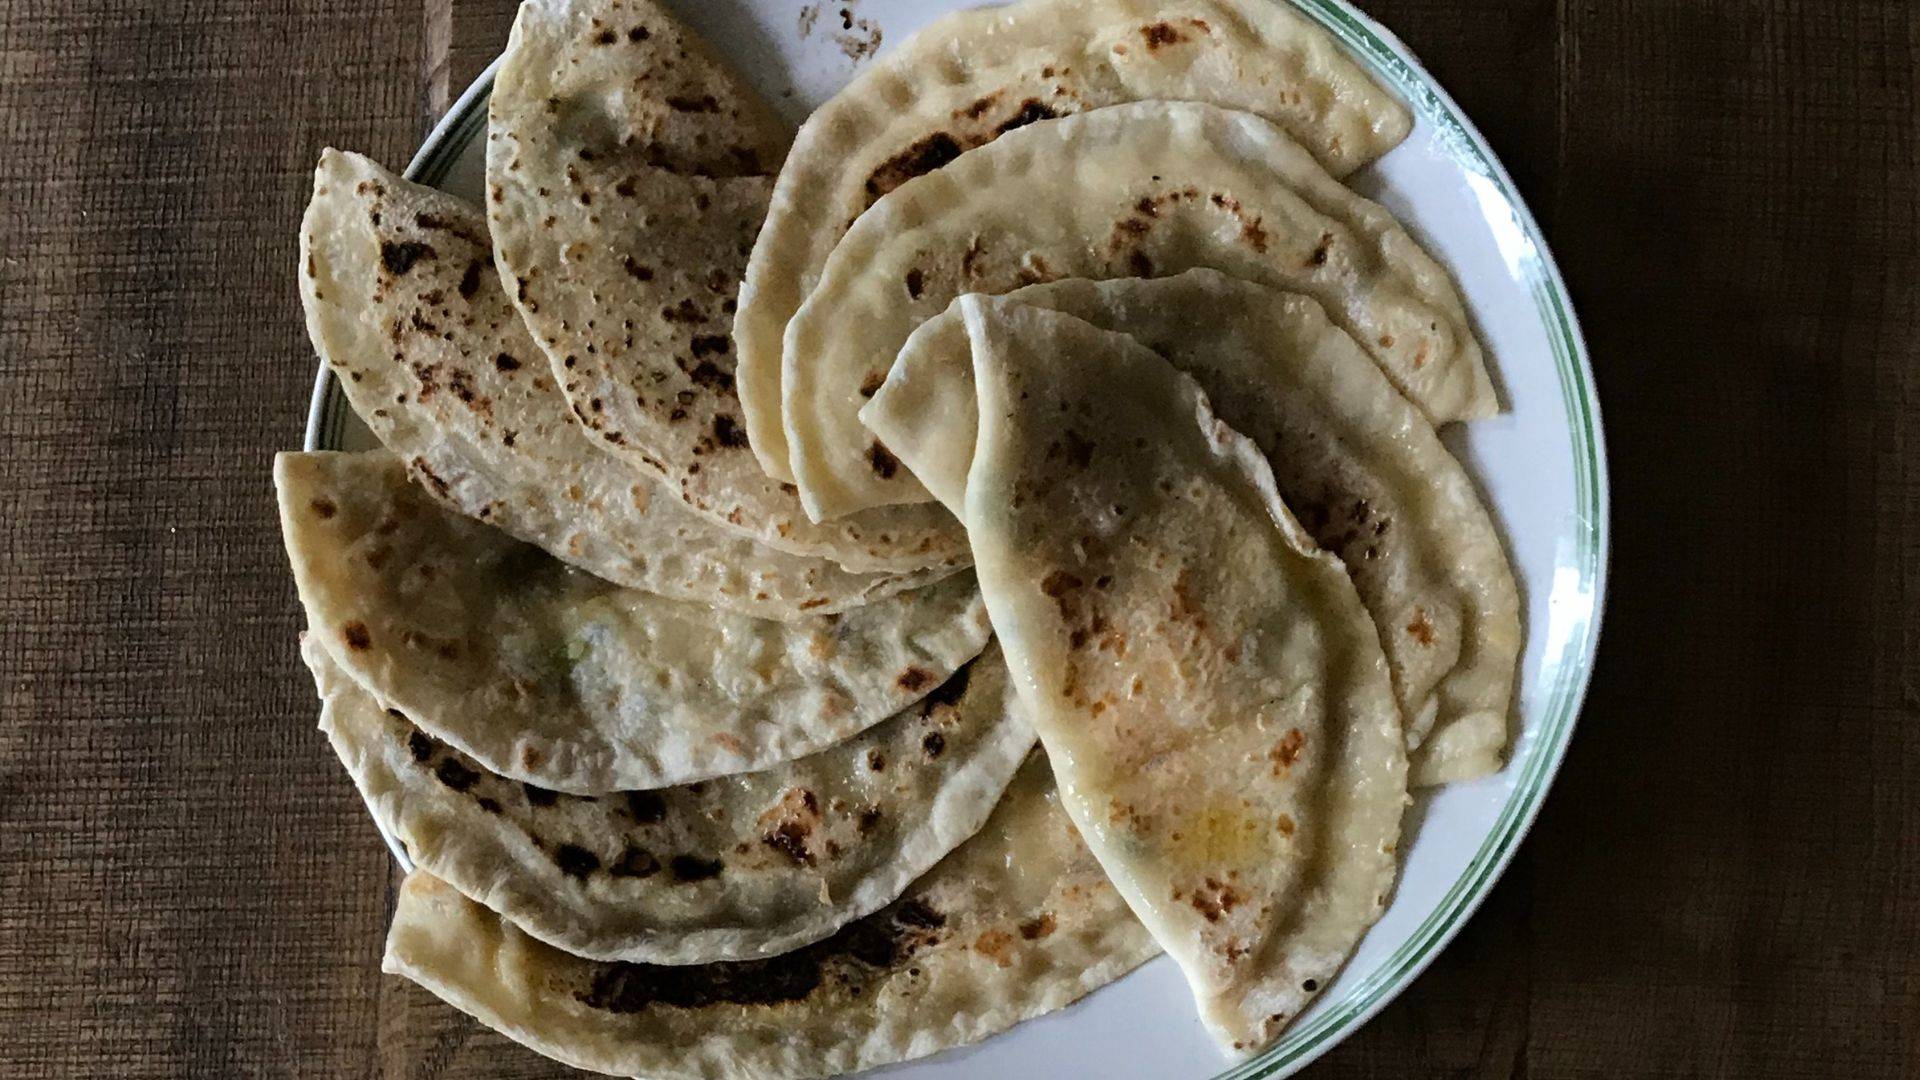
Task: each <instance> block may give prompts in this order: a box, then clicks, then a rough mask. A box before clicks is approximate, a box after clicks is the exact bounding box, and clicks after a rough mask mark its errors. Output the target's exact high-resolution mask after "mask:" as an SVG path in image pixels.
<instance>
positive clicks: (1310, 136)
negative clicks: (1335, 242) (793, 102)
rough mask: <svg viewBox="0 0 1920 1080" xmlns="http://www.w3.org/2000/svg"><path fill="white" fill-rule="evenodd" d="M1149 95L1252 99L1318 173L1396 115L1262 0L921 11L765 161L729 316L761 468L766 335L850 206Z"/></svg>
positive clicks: (779, 440)
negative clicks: (768, 204) (767, 196)
mask: <svg viewBox="0 0 1920 1080" xmlns="http://www.w3.org/2000/svg"><path fill="white" fill-rule="evenodd" d="M1156 98H1158V99H1168V100H1176V101H1208V102H1212V103H1213V104H1216V105H1222V106H1227V107H1229V108H1236V109H1245V110H1247V111H1249V112H1255V113H1259V114H1260V115H1262V116H1265V117H1267V118H1268V119H1270V120H1272V121H1274V122H1275V123H1277V124H1279V125H1280V126H1281V127H1282V128H1284V129H1285V130H1286V131H1287V132H1288V133H1289V134H1290V135H1292V136H1293V137H1294V138H1295V139H1297V140H1299V142H1300V143H1301V145H1303V146H1305V147H1306V148H1307V150H1308V151H1309V152H1310V153H1312V154H1313V156H1314V157H1315V158H1316V159H1318V160H1319V161H1320V163H1321V164H1322V165H1324V166H1326V169H1327V171H1328V172H1330V173H1332V174H1333V175H1335V176H1345V175H1347V174H1348V173H1349V172H1351V171H1353V170H1354V169H1356V168H1358V167H1360V166H1361V165H1364V164H1366V163H1367V162H1369V161H1371V160H1373V159H1374V158H1377V157H1379V156H1380V155H1381V154H1384V153H1386V152H1387V151H1388V150H1390V149H1392V148H1393V147H1394V146H1395V145H1396V144H1398V143H1399V142H1400V140H1401V139H1403V138H1405V137H1406V134H1407V131H1408V130H1409V129H1410V128H1411V127H1412V118H1411V117H1410V116H1409V115H1408V113H1407V110H1406V109H1405V108H1404V107H1403V106H1402V105H1401V104H1400V103H1399V102H1398V101H1395V100H1394V99H1393V98H1392V96H1391V95H1389V94H1387V93H1386V91H1384V90H1382V89H1381V88H1380V87H1379V86H1378V85H1376V84H1375V83H1374V82H1373V80H1372V79H1370V78H1369V77H1368V76H1367V73H1366V72H1365V71H1364V70H1362V69H1361V67H1360V66H1359V65H1358V64H1357V63H1355V62H1354V61H1353V60H1352V59H1351V58H1350V57H1348V56H1347V54H1346V53H1345V52H1344V51H1342V50H1341V48H1340V46H1339V45H1338V44H1336V43H1335V42H1334V40H1333V39H1332V38H1331V37H1330V36H1329V35H1328V34H1327V33H1326V32H1325V31H1323V30H1321V29H1320V28H1319V27H1318V26H1316V25H1314V24H1313V23H1312V22H1311V21H1309V20H1308V19H1307V18H1306V17H1304V16H1303V15H1301V14H1300V13H1299V12H1297V11H1295V10H1294V9H1293V7H1292V6H1291V5H1290V4H1286V3H1276V2H1274V0H1173V2H1162V0H1025V2H1023V3H1016V4H1009V5H1006V6H1004V7H988V8H977V9H973V10H969V11H959V12H954V13H952V14H950V15H947V16H945V17H943V18H941V19H938V20H936V21H934V22H933V23H932V24H931V25H929V26H927V27H926V28H925V29H923V30H921V31H920V32H919V33H917V34H915V35H914V36H913V37H912V38H910V39H908V40H907V41H906V42H905V43H903V44H901V45H900V46H898V47H896V48H893V49H891V50H889V51H888V52H887V53H885V54H884V55H883V56H881V57H880V58H879V59H878V60H877V61H875V62H874V63H873V64H872V65H871V66H869V67H868V68H867V69H866V70H865V71H863V72H862V73H860V74H859V75H858V76H857V77H855V78H854V79H853V81H852V82H850V83H848V84H847V86H846V88H845V89H843V90H841V91H840V92H839V93H838V94H835V95H834V97H833V98H832V100H830V101H828V102H827V103H826V104H824V105H822V106H820V108H819V109H817V110H815V112H814V114H813V115H812V116H811V117H810V118H809V119H808V121H807V123H806V124H805V125H804V126H802V127H801V129H800V134H799V136H798V137H797V138H796V139H795V141H794V145H793V151H792V152H791V153H790V154H789V155H788V156H787V163H786V165H785V166H784V167H783V168H782V169H781V170H780V181H779V183H778V185H776V186H775V188H774V191H773V208H772V211H771V213H770V214H769V215H768V217H767V224H766V227H765V228H764V229H763V230H761V233H760V239H759V241H758V243H757V244H756V245H755V247H754V252H753V260H752V262H751V263H749V264H748V268H747V280H746V285H745V286H744V287H743V288H742V289H741V293H740V317H739V319H738V320H737V321H736V322H735V324H734V340H735V342H736V343H737V345H738V346H739V350H740V370H739V381H740V400H741V404H742V405H743V407H744V409H745V412H746V422H747V434H748V436H749V437H750V439H751V440H752V443H753V449H754V453H755V454H757V455H758V456H759V458H760V462H761V464H762V466H763V467H764V468H765V469H766V471H767V472H768V473H769V474H770V475H772V476H774V477H776V478H778V479H782V480H792V479H793V478H794V477H793V470H792V467H791V466H790V464H789V462H788V456H787V440H786V432H785V430H784V429H783V428H782V426H781V417H780V382H781V372H780V363H781V335H782V334H783V333H784V332H785V330H786V326H787V321H788V320H789V319H791V318H793V313H794V312H795V311H797V310H798V309H799V307H800V304H801V302H802V301H804V300H805V299H806V296H807V294H808V293H809V292H811V291H812V290H813V287H814V285H815V284H816V283H817V282H818V280H819V277H820V268H821V267H822V266H823V265H825V263H826V261H827V256H828V255H829V254H830V253H831V252H832V251H833V246H834V244H835V243H836V242H837V241H838V240H839V239H840V237H841V235H842V234H843V233H845V232H846V229H847V225H848V223H849V222H851V221H853V220H854V219H855V218H856V217H858V216H859V215H860V214H861V213H862V212H863V211H865V210H866V209H867V207H869V206H871V205H873V201H874V200H875V199H877V198H879V197H880V196H882V195H884V194H886V193H887V192H888V191H890V190H892V189H893V188H895V187H898V186H899V185H900V184H902V183H904V182H905V181H906V180H908V179H911V178H912V177H914V176H917V175H920V174H922V173H925V172H929V171H932V170H934V169H938V168H940V167H941V166H943V165H945V164H947V163H948V162H949V161H951V160H952V159H953V158H954V157H956V156H958V155H959V154H960V153H962V152H963V151H965V150H968V149H971V148H972V147H976V146H980V145H983V144H985V143H988V142H991V141H992V140H993V139H995V138H997V137H998V136H999V135H1001V134H1003V133H1004V132H1006V131H1010V130H1012V129H1013V128H1016V127H1022V126H1024V125H1026V124H1028V123H1033V122H1036V121H1038V120H1043V119H1048V118H1051V117H1056V116H1065V115H1068V114H1070V113H1077V112H1084V111H1085V110H1088V109H1093V108H1098V107H1100V106H1103V105H1117V104H1121V103H1123V102H1128V101H1143V100H1149V99H1156Z"/></svg>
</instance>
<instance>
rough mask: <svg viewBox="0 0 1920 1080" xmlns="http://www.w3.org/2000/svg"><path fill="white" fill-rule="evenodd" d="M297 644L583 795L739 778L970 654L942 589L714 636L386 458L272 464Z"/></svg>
mask: <svg viewBox="0 0 1920 1080" xmlns="http://www.w3.org/2000/svg"><path fill="white" fill-rule="evenodd" d="M274 482H275V484H276V486H277V487H278V488H279V494H280V525H281V529H282V531H283V532H284V534H285V536H286V542H287V554H288V557H289V558H290V559H291V561H292V563H293V574H294V582H295V584H296V585H297V586H298V588H299V590H300V601H301V603H302V605H304V606H305V608H306V612H307V620H308V625H309V626H310V627H312V628H313V630H314V633H315V635H316V636H317V637H318V638H319V639H320V640H321V641H322V643H323V644H325V646H326V647H327V649H328V651H329V652H331V653H332V654H333V656H334V658H335V659H336V660H338V661H339V662H340V664H341V666H342V667H343V668H345V669H346V671H347V672H348V673H349V674H350V675H351V676H352V677H353V679H354V681H355V682H358V683H359V684H360V685H362V686H364V687H366V688H367V689H368V690H369V691H371V692H372V693H373V695H374V696H375V697H376V698H378V699H379V701H380V704H381V705H382V706H383V707H387V708H396V709H399V710H400V711H402V712H404V713H405V714H406V715H407V717H408V718H409V719H411V720H412V721H413V722H414V723H416V724H418V725H419V726H420V727H421V728H422V729H424V730H426V731H427V732H429V733H430V734H432V735H434V736H435V737H437V738H440V739H444V740H445V741H447V742H449V743H451V744H453V745H454V746H455V747H457V748H459V749H460V750H461V751H462V752H463V753H465V754H468V755H469V756H471V757H473V758H474V759H475V760H477V761H478V762H480V763H481V764H482V765H484V766H485V767H486V768H487V769H488V770H490V771H492V772H496V773H499V774H501V775H502V776H507V777H511V778H512V779H515V780H524V781H527V782H528V783H532V784H537V785H539V786H541V787H546V788H552V789H554V790H556V791H566V792H573V793H576V794H586V795H593V794H599V793H601V792H607V791H625V790H629V789H635V788H658V787H667V786H669V785H673V784H682V783H690V782H692V781H696V780H702V779H706V778H708V777H711V776H719V775H726V774H731V773H738V772H747V771H751V770H754V769H761V768H765V767H767V766H769V765H774V764H777V763H779V762H782V761H791V760H793V759H794V758H797V757H801V756H803V755H806V754H810V753H813V752H815V751H818V750H821V749H824V748H826V747H828V746H831V745H833V744H834V743H837V742H840V741H841V740H843V739H847V738H850V737H852V736H853V735H856V734H858V733H859V732H861V731H864V730H866V729H867V728H868V727H871V726H872V725H874V724H876V723H878V722H880V721H881V720H883V719H885V718H886V717H888V716H891V715H893V714H894V713H896V712H899V711H900V710H901V709H903V708H905V707H907V706H908V705H910V704H912V703H913V702H915V701H918V700H919V699H920V698H922V697H924V696H926V694H927V693H928V692H929V691H931V690H932V689H933V688H934V687H936V686H939V685H940V684H941V683H943V682H945V681H946V680H947V678H948V676H950V675H952V674H953V672H954V671H956V670H958V669H959V667H960V665H962V664H964V663H966V662H967V661H968V660H971V659H973V658H974V657H975V656H977V655H979V653H980V650H981V649H982V648H984V647H985V645H986V639H987V626H986V618H985V614H984V612H983V611H982V609H981V605H980V601H979V595H978V590H977V589H976V588H975V586H974V583H973V580H972V578H971V576H970V575H966V574H960V575H955V576H953V577H950V578H948V579H946V580H944V581H941V582H939V583H937V584H934V585H930V586H928V587H926V588H924V589H920V590H917V591H914V592H910V593H901V594H899V595H897V596H894V597H890V598H888V599H886V600H882V601H878V602H876V603H873V604H868V605H867V606H865V607H862V608H858V609H856V610H854V611H851V612H848V613H846V614H844V615H822V616H817V617H815V618H810V619H802V620H798V621H791V622H776V621H772V620H766V619H753V618H749V617H747V616H744V615H729V614H724V613H721V612H716V611H714V610H712V609H710V608H706V607H702V606H699V605H696V604H689V603H686V602H684V601H679V600H668V599H666V598H664V597H659V596H655V595H653V594H651V593H645V592H640V591H639V590H635V589H623V588H620V587H618V586H615V585H611V584H608V583H607V582H604V581H602V580H600V579H599V578H596V577H592V576H591V575H588V574H584V573H581V572H579V571H577V570H573V569H571V568H569V567H568V566H567V565H566V564H564V563H561V562H559V561H558V560H556V559H554V558H552V557H551V556H549V555H547V554H546V553H545V552H543V551H541V550H539V549H538V548H534V547H531V546H528V545H525V544H521V543H519V542H518V541H515V540H513V539H512V538H510V537H508V536H506V535H505V534H503V533H501V532H499V531H497V530H495V529H491V528H488V527H487V526H485V525H482V524H480V523H478V522H475V521H472V520H470V519H468V518H466V517H463V516H461V515H459V514H455V513H453V512H451V511H449V510H446V509H444V508H443V507H441V506H440V505H439V504H438V503H436V502H434V501H432V500H431V499H429V498H428V497H427V496H426V495H424V494H423V493H421V491H420V490H419V488H418V487H417V486H415V485H413V484H411V483H409V482H408V481H407V479H406V474H405V471H404V469H403V468H402V466H401V464H400V462H399V461H398V459H396V458H394V457H393V456H392V455H391V454H388V453H385V452H383V451H375V452H371V453H366V454H332V453H322V454H281V455H279V456H278V457H276V458H275V459H274Z"/></svg>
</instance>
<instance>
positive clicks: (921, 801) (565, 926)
mask: <svg viewBox="0 0 1920 1080" xmlns="http://www.w3.org/2000/svg"><path fill="white" fill-rule="evenodd" d="M302 654H303V655H304V656H305V658H306V661H307V665H308V667H310V668H311V669H312V670H313V673H314V680H315V682H316V683H317V684H318V686H319V689H320V698H321V701H322V702H323V703H324V707H323V709H322V711H321V714H320V727H321V728H322V730H324V731H326V733H327V737H328V738H329V739H331V740H332V742H333V748H334V752H335V753H337V754H338V755H339V757H340V760H341V762H342V763H343V764H344V765H346V767H347V772H348V773H350V774H351V775H352V776H353V781H354V783H355V784H356V785H357V786H358V787H359V789H360V794H361V795H362V796H364V797H365V799H366V801H367V806H368V807H369V808H371V809H372V811H373V815H374V817H375V818H376V819H377V820H378V821H379V822H380V823H381V824H382V825H383V826H385V827H386V829H387V831H388V832H389V833H391V834H392V835H394V836H396V837H398V838H399V839H400V841H401V842H402V843H404V844H405V845H406V849H407V854H408V855H409V856H411V857H412V859H413V863H414V865H415V866H416V867H418V868H420V869H422V870H425V871H427V872H428V873H431V874H433V875H434V876H435V877H438V878H440V879H442V880H444V881H446V882H448V883H450V884H452V885H453V886H454V887H455V888H458V889H459V890H460V891H461V892H463V893H466V894H467V895H468V896H470V897H472V898H473V899H475V900H477V901H479V902H480V903H482V904H485V905H487V906H488V907H490V908H492V909H494V910H495V911H498V912H499V913H500V914H502V915H504V916H506V917H507V918H508V919H510V920H511V921H512V922H513V923H514V925H516V926H518V927H519V928H520V929H522V930H525V931H526V932H527V933H529V934H532V935H533V936H534V937H537V938H539V939H540V940H542V941H545V942H547V943H548V944H550V945H555V946H558V947H560V948H563V949H566V950H567V951H568V952H572V953H576V954H579V955H582V956H591V957H595V958H598V959H602V960H638V961H648V962H652V963H662V964H691V963H706V962H711V961H716V960H746V959H753V958H756V957H763V956H773V955H777V954H779V953H783V952H787V951H788V950H791V949H794V948H798V947H799V946H802V945H806V944H810V943H811V942H814V941H818V940H819V939H821V938H823V937H826V936H827V935H828V934H831V933H832V932H834V931H835V930H838V929H839V928H840V927H841V926H844V925H845V924H846V923H848V922H849V921H851V920H853V919H857V918H859V917H861V916H863V915H868V914H871V913H872V912H874V911H876V910H878V909H879V908H881V907H883V906H885V905H886V904H888V903H891V902H892V901H893V900H895V899H896V898H898V897H899V895H900V892H901V890H902V889H904V888H906V886H907V884H908V883H909V882H911V881H912V880H913V879H914V878H916V877H919V876H920V875H921V874H922V873H925V872H926V871H927V869H928V868H930V867H931V866H933V864H934V863H936V862H938V861H939V860H940V859H941V858H942V857H944V856H945V855H946V854H947V853H948V852H949V851H951V850H953V848H954V847H955V846H956V845H957V844H959V843H961V842H962V841H964V840H966V839H967V838H968V837H970V836H972V835H973V834H974V833H975V832H978V831H979V829H980V826H981V825H982V823H984V822H985V821H986V819H987V815H988V813H989V812H991V811H992V809H993V806H994V804H995V803H996V802H998V801H999V800H1000V794H1001V792H1002V791H1004V790H1005V789H1006V786H1007V783H1008V781H1010V780H1012V779H1013V774H1014V771H1015V770H1016V769H1018V768H1019V766H1020V763H1021V762H1022V761H1023V760H1025V759H1026V757H1027V753H1028V751H1030V750H1031V749H1033V739H1034V736H1033V728H1032V727H1031V726H1030V725H1029V724H1028V723H1027V722H1026V720H1025V719H1024V718H1023V717H1022V716H1020V715H1019V714H1018V712H1017V710H1016V708H1015V706H1014V704H1013V692H1012V688H1011V687H1010V686H1009V685H1008V683H1007V670H1006V664H1005V662H1004V661H1002V660H1001V659H1000V655H999V653H998V651H997V650H992V649H989V650H988V651H987V652H986V653H984V654H982V655H981V657H980V659H978V660H976V661H974V662H973V663H972V664H970V665H968V666H967V667H964V668H962V669H960V672H959V673H958V674H956V675H955V676H954V677H953V678H952V679H950V680H948V682H947V684H946V685H945V686H942V687H941V688H940V689H939V690H937V691H935V692H934V693H933V694H931V695H929V696H928V697H927V698H926V699H925V700H924V701H922V702H921V703H919V704H918V705H915V706H912V707H909V708H908V709H907V710H906V711H905V712H902V713H900V714H899V715H897V716H895V717H893V718H892V719H890V720H887V721H884V722H882V723H879V724H876V725H874V726H873V727H871V728H868V729H867V730H866V731H865V732H862V733H861V734H859V735H857V736H855V737H853V738H852V739H849V740H847V741H846V742H844V743H841V744H840V745H838V746H835V747H831V748H829V749H827V750H822V751H820V752H819V753H817V754H813V755H810V756H808V757H804V758H801V759H799V760H798V761H793V762H788V763H787V764H784V765H776V766H773V767H772V768H769V769H766V770H763V771H761V772H755V773H746V774H744V775H741V776H728V777H720V778H718V779H714V780H707V781H702V782H700V783H697V784H688V785H682V786H679V787H671V788H662V789H660V790H657V791H627V792H621V793H618V794H614V795H606V796H600V797H597V798H596V797H592V796H578V795H563V794H560V793H558V792H552V791H547V790H546V789H544V788H538V787H532V786H529V785H524V784H521V783H518V782H516V781H512V780H507V779H504V778H502V777H499V776H496V775H494V774H493V773H491V772H488V771H487V770H486V769H484V768H482V767H481V766H480V765H479V764H478V763H477V762H475V761H474V760H473V759H472V758H469V757H467V756H466V755H465V754H462V753H460V751H458V750H456V749H454V748H453V747H451V746H448V745H447V744H445V743H443V742H441V741H440V740H438V739H435V738H434V737H433V736H431V735H428V734H427V733H426V732H424V731H421V730H420V729H419V728H417V727H415V726H413V724H411V723H410V722H408V720H407V719H406V717H405V716H404V715H396V714H395V713H390V712H388V711H386V710H384V709H382V708H381V707H380V705H379V703H378V702H377V701H375V700H374V699H373V697H372V695H370V694H368V693H367V692H366V691H365V690H363V689H361V688H360V686H359V684H357V683H355V682H354V681H353V680H352V679H350V678H348V677H347V675H346V673H345V672H343V671H341V670H340V667H339V665H338V664H337V663H335V662H334V660H333V658H332V656H331V655H330V654H329V653H328V652H327V650H326V649H325V648H323V647H322V646H321V645H320V643H319V639H318V638H317V637H309V639H308V640H307V641H306V642H305V643H304V645H303V648H302Z"/></svg>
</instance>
